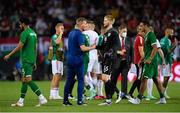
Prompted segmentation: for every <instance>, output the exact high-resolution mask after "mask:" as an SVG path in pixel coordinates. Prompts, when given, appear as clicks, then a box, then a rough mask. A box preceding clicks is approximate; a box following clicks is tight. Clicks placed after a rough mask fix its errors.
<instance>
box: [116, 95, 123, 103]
mask: <svg viewBox="0 0 180 113" xmlns="http://www.w3.org/2000/svg"><path fill="white" fill-rule="evenodd" d="M121 100H122V98H121V96H120V95H119V97H118V99H117V100H116V102H115V103H116V104H117V103H119V102H120V101H121Z"/></svg>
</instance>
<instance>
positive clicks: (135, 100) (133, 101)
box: [128, 98, 141, 104]
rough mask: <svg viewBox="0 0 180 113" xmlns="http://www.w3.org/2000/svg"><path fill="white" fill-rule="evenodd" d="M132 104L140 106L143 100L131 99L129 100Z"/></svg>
mask: <svg viewBox="0 0 180 113" xmlns="http://www.w3.org/2000/svg"><path fill="white" fill-rule="evenodd" d="M128 101H129V102H130V103H132V104H140V102H141V100H140V99H139V98H135V99H133V98H132V99H129V100H128Z"/></svg>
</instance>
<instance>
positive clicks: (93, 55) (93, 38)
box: [83, 30, 99, 60]
mask: <svg viewBox="0 0 180 113" xmlns="http://www.w3.org/2000/svg"><path fill="white" fill-rule="evenodd" d="M83 34H86V35H88V36H89V44H90V46H92V45H93V44H94V43H96V44H98V38H99V36H98V34H97V33H96V32H95V31H93V30H87V31H84V32H83ZM89 59H90V60H91V59H98V54H97V49H93V50H90V51H89Z"/></svg>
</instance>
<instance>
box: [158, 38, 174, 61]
mask: <svg viewBox="0 0 180 113" xmlns="http://www.w3.org/2000/svg"><path fill="white" fill-rule="evenodd" d="M160 44H161V49H162V51H163V53H164V58H165V63H166V64H172V53H171V52H170V51H169V50H170V49H171V48H172V45H171V40H169V39H168V37H166V36H165V37H164V38H162V39H161V40H160ZM160 63H161V64H162V60H161V62H160Z"/></svg>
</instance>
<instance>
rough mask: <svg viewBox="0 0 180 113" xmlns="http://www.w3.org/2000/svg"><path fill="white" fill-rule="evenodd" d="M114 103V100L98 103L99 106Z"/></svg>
mask: <svg viewBox="0 0 180 113" xmlns="http://www.w3.org/2000/svg"><path fill="white" fill-rule="evenodd" d="M111 104H112V101H109V102H108V101H105V102H103V103H100V104H98V105H99V106H110V105H111Z"/></svg>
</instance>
